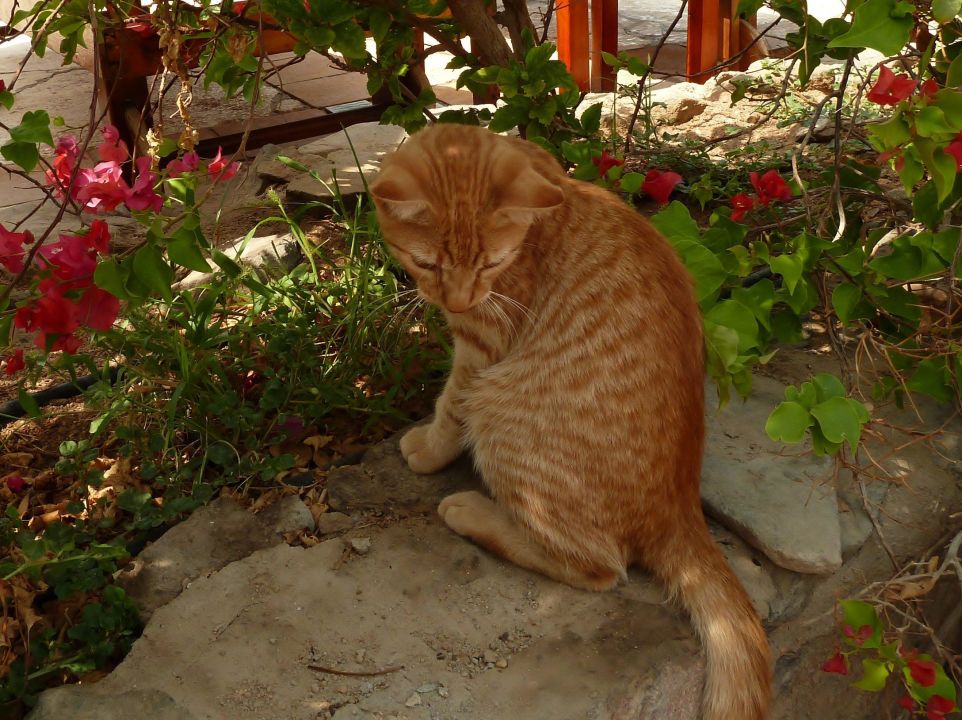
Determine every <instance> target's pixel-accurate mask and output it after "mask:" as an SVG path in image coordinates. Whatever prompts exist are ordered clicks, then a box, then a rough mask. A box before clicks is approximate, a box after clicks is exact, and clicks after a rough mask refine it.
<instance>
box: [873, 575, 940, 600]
mask: <svg viewBox="0 0 962 720" xmlns="http://www.w3.org/2000/svg"><path fill="white" fill-rule="evenodd" d="M933 587H935V579H934V578H929V579H927V580H922V581H919V582H904V583H896V584H894V585H893V586H892V587H890V588H889V589H888V590H887V591H886V593H885V596H886V597H887V598H888V599H889V600H912V599H913V598H917V597H922V596H923V595H928V594H929V592H931V590H932V588H933Z"/></svg>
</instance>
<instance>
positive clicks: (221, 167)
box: [207, 148, 240, 182]
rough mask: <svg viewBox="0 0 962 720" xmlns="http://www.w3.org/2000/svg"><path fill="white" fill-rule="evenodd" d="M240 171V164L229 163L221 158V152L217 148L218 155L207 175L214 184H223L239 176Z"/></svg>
mask: <svg viewBox="0 0 962 720" xmlns="http://www.w3.org/2000/svg"><path fill="white" fill-rule="evenodd" d="M238 170H240V163H239V162H232V163H228V162H227V161H225V160H224V159H223V158H222V157H221V150H220V148H217V155H216V157H214V159H213V160H211V161H210V164H209V165H208V166H207V174H208V175H209V176H210V179H211V180H213V181H214V182H222V181H224V180H230V179H231V178H232V177H234V176H235V175H236V174H237V171H238Z"/></svg>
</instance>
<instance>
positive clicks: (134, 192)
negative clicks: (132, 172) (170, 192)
mask: <svg viewBox="0 0 962 720" xmlns="http://www.w3.org/2000/svg"><path fill="white" fill-rule="evenodd" d="M150 163H151V160H150V158H149V157H148V156H146V155H144V156H143V157H139V158H137V162H136V165H137V179H136V180H135V181H134V184H133V187H131V188H130V189H128V190H127V194H126V198H125V202H126V203H127V207H129V208H130V209H131V210H153V211H154V212H160V211H161V209H162V208H163V207H164V199H163V198H162V197H161V196H160V195H158V194H157V193H156V192H154V186H155V185H156V184H157V173H155V172H151V169H150Z"/></svg>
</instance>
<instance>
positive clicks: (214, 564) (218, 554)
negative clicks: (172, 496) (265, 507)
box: [116, 498, 280, 622]
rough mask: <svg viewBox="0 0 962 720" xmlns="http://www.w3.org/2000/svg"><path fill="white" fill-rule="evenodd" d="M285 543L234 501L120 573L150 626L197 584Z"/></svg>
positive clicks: (211, 508)
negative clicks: (158, 611)
mask: <svg viewBox="0 0 962 720" xmlns="http://www.w3.org/2000/svg"><path fill="white" fill-rule="evenodd" d="M278 542H280V539H279V538H278V537H277V536H275V535H274V533H273V532H271V530H270V529H269V528H268V527H266V526H265V525H264V524H263V523H262V522H260V521H259V520H258V519H257V518H256V517H254V515H252V514H251V513H250V512H248V511H247V510H246V509H244V508H243V507H241V506H240V505H238V504H237V503H236V502H234V501H233V500H229V499H227V498H218V499H217V500H215V501H214V502H212V503H211V504H210V505H208V506H207V507H203V508H201V509H199V510H197V511H196V512H195V513H194V514H193V515H191V516H190V517H189V518H188V519H187V520H185V521H184V522H182V523H180V524H179V525H176V526H175V527H173V528H171V529H170V530H168V531H167V532H166V533H164V535H162V536H161V538H160V539H159V540H157V541H156V542H155V543H153V544H152V545H149V546H147V548H146V549H144V551H143V552H142V553H140V555H138V556H137V557H136V558H134V559H133V560H132V561H131V563H130V565H129V566H128V567H127V568H125V569H123V570H120V571H119V572H118V573H117V577H116V579H117V582H118V584H119V585H120V586H121V587H123V588H124V590H126V591H127V594H128V595H130V597H131V598H132V599H133V600H134V602H136V603H137V608H138V609H139V610H140V617H141V619H142V620H144V621H145V622H146V621H147V620H149V619H150V617H151V616H152V615H153V613H154V611H155V610H156V609H157V608H159V607H161V606H162V605H166V604H167V603H169V602H170V601H171V600H173V599H174V598H175V597H177V596H178V595H180V593H181V592H183V590H184V588H186V587H187V586H188V585H189V584H190V582H191V581H193V580H195V579H197V578H199V577H201V576H204V575H208V574H210V573H212V572H214V571H216V570H220V569H221V568H222V567H224V566H225V565H227V564H228V563H231V562H234V561H235V560H240V559H241V558H244V557H247V556H248V555H250V554H251V553H252V552H254V551H255V550H260V549H262V548H268V547H271V546H272V545H276V544H277V543H278Z"/></svg>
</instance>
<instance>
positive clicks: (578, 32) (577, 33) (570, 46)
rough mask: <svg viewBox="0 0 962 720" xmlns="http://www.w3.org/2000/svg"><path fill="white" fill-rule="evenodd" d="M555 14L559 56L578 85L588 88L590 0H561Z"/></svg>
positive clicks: (583, 88)
mask: <svg viewBox="0 0 962 720" xmlns="http://www.w3.org/2000/svg"><path fill="white" fill-rule="evenodd" d="M555 15H556V17H557V19H558V58H559V59H560V60H561V61H562V62H563V63H564V64H565V65H567V66H568V72H570V73H571V74H572V76H573V77H574V79H575V82H576V83H578V87H579V88H581V89H582V90H587V89H588V86H589V74H588V71H589V68H588V0H559V3H558V5H557V7H556V8H555Z"/></svg>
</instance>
